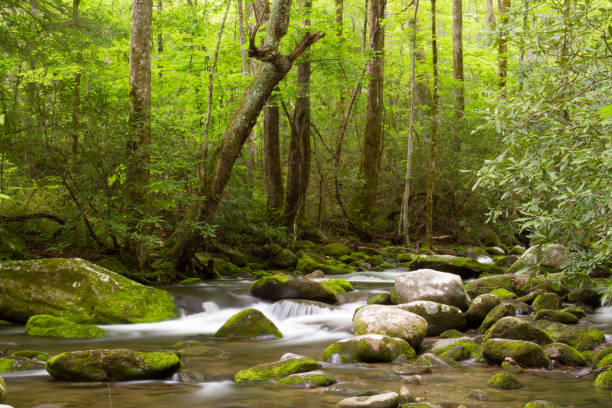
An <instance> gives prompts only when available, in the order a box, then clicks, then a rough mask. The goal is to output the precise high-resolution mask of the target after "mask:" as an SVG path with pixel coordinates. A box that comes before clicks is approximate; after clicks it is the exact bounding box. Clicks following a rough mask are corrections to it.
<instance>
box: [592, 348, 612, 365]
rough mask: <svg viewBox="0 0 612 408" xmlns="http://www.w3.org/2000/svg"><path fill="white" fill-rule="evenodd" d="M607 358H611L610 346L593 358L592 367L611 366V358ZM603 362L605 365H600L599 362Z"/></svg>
mask: <svg viewBox="0 0 612 408" xmlns="http://www.w3.org/2000/svg"><path fill="white" fill-rule="evenodd" d="M609 356H612V346H609V347H606V348H604V349H601V350H599V351H598V352H597V353H595V355H594V356H593V367H596V368H601V367H603V366H606V365H608V364H612V357H609ZM603 360H605V362H606V363H607V364H601V363H600V362H601V361H603Z"/></svg>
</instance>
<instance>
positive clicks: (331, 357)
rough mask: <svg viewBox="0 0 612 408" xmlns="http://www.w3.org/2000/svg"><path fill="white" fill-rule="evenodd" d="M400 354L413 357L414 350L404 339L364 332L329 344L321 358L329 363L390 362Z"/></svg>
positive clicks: (408, 357)
mask: <svg viewBox="0 0 612 408" xmlns="http://www.w3.org/2000/svg"><path fill="white" fill-rule="evenodd" d="M401 356H403V357H405V358H407V359H410V358H413V357H414V356H415V351H414V349H413V348H412V347H411V346H410V344H408V343H407V342H406V341H404V340H402V339H400V338H397V337H389V336H383V335H382V334H364V335H361V336H355V337H351V338H348V339H343V340H340V341H337V342H336V343H333V344H331V345H330V346H329V347H327V348H326V349H325V351H324V352H323V359H324V360H325V361H328V362H330V363H352V362H355V361H359V362H366V363H372V362H390V361H393V360H395V359H396V358H398V357H401Z"/></svg>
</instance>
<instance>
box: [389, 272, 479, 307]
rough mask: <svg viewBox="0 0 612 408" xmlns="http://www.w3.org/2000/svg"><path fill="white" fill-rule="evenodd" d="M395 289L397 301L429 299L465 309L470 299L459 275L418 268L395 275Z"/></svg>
mask: <svg viewBox="0 0 612 408" xmlns="http://www.w3.org/2000/svg"><path fill="white" fill-rule="evenodd" d="M395 291H396V293H397V296H398V300H399V303H409V302H412V301H415V300H431V301H433V302H439V303H442V304H445V305H449V306H455V307H458V308H459V309H461V310H467V308H468V306H469V304H470V301H469V298H468V296H467V293H466V292H465V289H464V288H463V282H462V281H461V277H460V276H459V275H454V274H452V273H446V272H439V271H434V270H432V269H420V270H417V271H412V272H406V273H400V274H398V275H397V276H396V277H395Z"/></svg>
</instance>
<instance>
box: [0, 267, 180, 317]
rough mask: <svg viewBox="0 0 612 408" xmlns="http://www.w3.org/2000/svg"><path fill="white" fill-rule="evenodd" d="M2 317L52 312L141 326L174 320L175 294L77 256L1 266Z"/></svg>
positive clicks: (51, 313) (0, 306)
mask: <svg viewBox="0 0 612 408" xmlns="http://www.w3.org/2000/svg"><path fill="white" fill-rule="evenodd" d="M0 292H2V294H3V296H2V297H0V319H6V320H10V321H14V322H24V323H25V322H26V321H27V320H28V318H29V317H30V316H34V315H39V314H49V315H53V316H58V317H62V318H65V319H68V320H70V321H73V322H77V323H96V324H111V323H143V322H156V321H160V320H166V319H170V318H173V317H175V316H176V314H175V311H174V308H175V305H174V301H173V299H172V296H171V295H170V294H169V293H167V292H165V291H163V290H159V289H154V288H150V287H147V286H144V285H141V284H139V283H136V282H134V281H132V280H129V279H127V278H125V277H123V276H121V275H118V274H116V273H114V272H111V271H109V270H107V269H104V268H102V267H100V266H97V265H94V264H92V263H90V262H87V261H84V260H82V259H78V258H70V259H59V258H56V259H38V260H33V261H12V262H3V263H2V264H0Z"/></svg>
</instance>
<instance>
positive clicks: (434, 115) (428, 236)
mask: <svg viewBox="0 0 612 408" xmlns="http://www.w3.org/2000/svg"><path fill="white" fill-rule="evenodd" d="M431 52H432V63H431V64H432V68H433V103H432V106H431V140H430V143H429V146H430V147H429V165H428V169H427V196H426V209H425V213H426V215H425V217H426V218H425V243H426V245H427V248H428V249H430V250H432V249H433V206H434V203H433V191H434V179H435V175H436V174H435V173H436V161H435V157H436V139H437V136H438V104H439V98H440V97H439V95H438V42H437V34H436V0H431Z"/></svg>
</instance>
